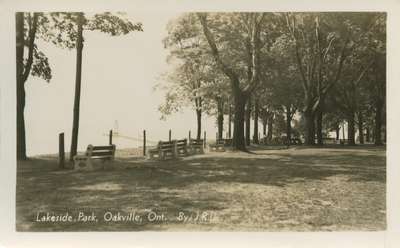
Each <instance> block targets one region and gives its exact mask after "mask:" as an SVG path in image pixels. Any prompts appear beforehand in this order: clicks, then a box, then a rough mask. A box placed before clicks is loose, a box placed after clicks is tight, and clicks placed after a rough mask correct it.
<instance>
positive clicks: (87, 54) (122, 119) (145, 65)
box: [25, 12, 216, 155]
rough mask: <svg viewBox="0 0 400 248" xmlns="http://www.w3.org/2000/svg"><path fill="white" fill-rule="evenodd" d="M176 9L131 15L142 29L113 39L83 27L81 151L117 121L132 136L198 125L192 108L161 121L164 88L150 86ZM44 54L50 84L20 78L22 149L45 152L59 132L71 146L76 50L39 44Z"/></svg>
mask: <svg viewBox="0 0 400 248" xmlns="http://www.w3.org/2000/svg"><path fill="white" fill-rule="evenodd" d="M177 15H179V14H178V13H171V12H157V13H154V12H153V13H150V12H149V13H143V12H141V13H129V16H130V19H132V20H133V21H140V22H142V23H143V28H144V32H134V33H131V34H129V35H126V36H119V37H111V36H108V35H107V34H103V33H100V32H91V31H85V32H84V38H85V44H84V49H83V62H82V63H83V64H82V91H81V112H80V128H79V140H78V146H79V149H80V150H82V149H85V148H86V146H87V145H88V144H96V145H100V144H106V143H107V142H108V138H107V137H106V136H104V135H103V134H105V133H107V132H108V130H109V129H111V128H113V126H114V123H115V121H116V120H117V121H118V124H119V131H120V133H122V134H125V135H128V136H131V137H135V138H137V137H138V136H139V134H141V133H142V130H143V129H146V130H147V136H148V139H149V140H156V141H157V140H159V139H167V138H168V130H169V129H170V128H171V129H172V133H173V138H182V137H186V136H187V135H188V131H189V129H191V130H192V134H194V133H195V131H196V119H195V113H194V111H193V110H191V109H186V110H185V111H183V112H182V113H177V114H174V115H172V116H170V117H169V118H167V120H166V121H161V120H160V116H161V115H160V113H159V112H158V109H157V108H158V106H159V104H160V103H161V102H162V101H163V92H159V91H154V90H153V87H154V85H155V84H156V83H157V80H158V77H159V75H160V74H161V73H163V72H165V71H167V69H168V65H167V63H166V56H167V54H168V51H167V50H166V49H164V47H163V44H162V39H163V38H164V37H165V36H166V34H167V32H166V24H167V22H168V20H170V19H172V18H174V17H176V16H177ZM38 46H39V47H40V49H41V50H43V51H44V52H45V54H46V55H47V56H48V57H49V62H50V64H51V67H52V70H53V78H52V80H51V82H50V83H46V82H45V81H43V80H41V79H38V78H35V77H30V78H29V79H28V82H27V84H26V92H27V102H26V110H25V118H26V131H27V153H28V155H33V154H46V153H53V152H57V151H58V134H59V133H60V132H65V142H66V144H65V146H66V150H67V151H69V147H70V139H71V129H72V115H73V100H74V87H75V66H76V65H75V63H76V61H75V60H76V50H63V49H60V48H57V47H55V46H54V45H52V44H48V43H45V42H38ZM203 125H205V128H206V131H207V132H208V133H209V137H215V132H216V127H215V120H214V118H212V117H210V118H207V119H206V120H204V124H203ZM114 142H115V143H116V145H117V147H131V146H137V145H138V143H137V142H134V141H131V140H123V139H114Z"/></svg>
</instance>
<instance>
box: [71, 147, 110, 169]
mask: <svg viewBox="0 0 400 248" xmlns="http://www.w3.org/2000/svg"><path fill="white" fill-rule="evenodd" d="M115 150H116V147H115V145H108V146H93V145H88V147H87V149H86V152H85V155H76V156H75V157H74V169H76V170H81V169H89V170H91V169H93V160H94V159H98V160H101V161H102V162H105V161H112V160H114V157H115ZM103 169H104V164H103Z"/></svg>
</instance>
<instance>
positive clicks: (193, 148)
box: [189, 139, 204, 154]
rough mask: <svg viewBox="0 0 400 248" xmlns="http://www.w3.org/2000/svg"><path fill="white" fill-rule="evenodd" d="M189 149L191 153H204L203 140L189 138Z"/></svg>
mask: <svg viewBox="0 0 400 248" xmlns="http://www.w3.org/2000/svg"><path fill="white" fill-rule="evenodd" d="M189 150H190V153H191V154H203V153H204V140H203V139H190V140H189Z"/></svg>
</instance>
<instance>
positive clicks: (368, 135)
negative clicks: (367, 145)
mask: <svg viewBox="0 0 400 248" xmlns="http://www.w3.org/2000/svg"><path fill="white" fill-rule="evenodd" d="M365 141H366V142H371V133H370V129H369V126H368V125H367V126H366V127H365Z"/></svg>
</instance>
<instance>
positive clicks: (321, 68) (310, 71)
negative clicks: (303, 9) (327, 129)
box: [283, 13, 373, 145]
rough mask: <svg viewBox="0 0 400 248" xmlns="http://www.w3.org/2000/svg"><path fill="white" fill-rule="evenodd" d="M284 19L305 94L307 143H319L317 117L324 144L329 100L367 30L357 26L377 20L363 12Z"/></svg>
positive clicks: (293, 16)
mask: <svg viewBox="0 0 400 248" xmlns="http://www.w3.org/2000/svg"><path fill="white" fill-rule="evenodd" d="M283 16H284V22H286V27H287V33H288V34H289V37H290V38H291V41H292V43H293V44H292V45H291V46H292V50H293V54H294V55H293V57H294V58H295V61H296V64H297V67H298V71H299V74H300V76H301V82H302V86H303V91H304V108H303V114H304V117H305V121H306V143H307V144H309V145H313V144H314V143H315V121H314V120H315V118H317V119H318V120H317V129H318V132H317V135H318V143H320V144H322V137H321V135H322V132H321V131H320V130H321V128H322V114H323V112H324V101H325V98H326V96H327V94H328V92H329V90H330V89H331V88H332V86H334V85H335V84H336V83H337V82H338V81H339V80H340V77H341V75H342V69H343V64H344V62H345V61H346V59H347V57H348V54H349V53H350V52H351V51H352V50H353V49H354V48H355V47H356V46H357V45H358V40H359V37H360V34H362V33H363V32H364V31H365V30H362V29H360V28H359V25H356V24H358V23H359V22H360V21H361V22H364V21H365V19H367V21H369V22H371V21H372V20H373V18H370V17H371V16H368V14H362V13H360V14H358V13H296V14H290V13H285V14H283ZM366 26H368V25H366Z"/></svg>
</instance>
